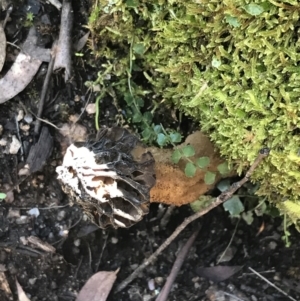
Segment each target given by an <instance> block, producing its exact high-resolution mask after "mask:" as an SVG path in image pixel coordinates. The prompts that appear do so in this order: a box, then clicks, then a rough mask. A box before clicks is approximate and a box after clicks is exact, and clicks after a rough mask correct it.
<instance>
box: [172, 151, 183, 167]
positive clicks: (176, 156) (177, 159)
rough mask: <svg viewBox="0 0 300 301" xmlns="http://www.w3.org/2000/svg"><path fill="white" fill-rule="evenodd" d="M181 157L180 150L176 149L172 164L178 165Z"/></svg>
mask: <svg viewBox="0 0 300 301" xmlns="http://www.w3.org/2000/svg"><path fill="white" fill-rule="evenodd" d="M181 156H182V154H181V152H180V150H178V149H176V150H175V151H174V152H173V154H172V157H171V159H172V162H173V163H175V164H177V163H178V162H179V160H180V159H181Z"/></svg>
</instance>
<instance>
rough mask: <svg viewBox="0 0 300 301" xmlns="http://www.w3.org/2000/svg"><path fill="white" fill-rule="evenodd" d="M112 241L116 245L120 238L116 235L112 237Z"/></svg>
mask: <svg viewBox="0 0 300 301" xmlns="http://www.w3.org/2000/svg"><path fill="white" fill-rule="evenodd" d="M110 241H111V243H112V244H114V245H115V244H116V243H118V241H119V240H118V239H117V238H116V237H112V238H111V240H110Z"/></svg>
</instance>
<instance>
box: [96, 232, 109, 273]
mask: <svg viewBox="0 0 300 301" xmlns="http://www.w3.org/2000/svg"><path fill="white" fill-rule="evenodd" d="M107 239H108V234H106V235H105V239H104V243H103V245H102V250H101V253H100V256H99V258H98V261H97V262H96V269H95V272H98V270H99V265H100V263H101V260H102V256H103V253H104V250H105V248H106V245H107Z"/></svg>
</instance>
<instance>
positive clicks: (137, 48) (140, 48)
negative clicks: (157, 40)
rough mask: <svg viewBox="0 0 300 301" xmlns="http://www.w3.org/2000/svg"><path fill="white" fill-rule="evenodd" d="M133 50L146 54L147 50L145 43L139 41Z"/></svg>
mask: <svg viewBox="0 0 300 301" xmlns="http://www.w3.org/2000/svg"><path fill="white" fill-rule="evenodd" d="M132 49H133V51H134V52H135V53H136V54H140V55H141V54H144V52H145V50H146V49H145V45H144V44H143V43H137V44H135V45H133V47H132Z"/></svg>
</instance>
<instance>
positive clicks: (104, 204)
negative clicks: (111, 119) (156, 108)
mask: <svg viewBox="0 0 300 301" xmlns="http://www.w3.org/2000/svg"><path fill="white" fill-rule="evenodd" d="M154 165H155V162H154V159H153V156H152V155H151V153H150V152H148V151H147V150H146V149H145V148H144V146H143V145H142V143H141V142H140V141H139V139H138V138H137V137H136V136H134V135H133V134H131V133H129V132H128V131H127V130H126V129H123V128H119V127H114V128H109V129H107V128H105V129H102V130H100V131H99V132H98V134H97V136H96V137H95V139H92V140H89V141H88V142H86V143H74V144H71V145H70V146H69V147H68V148H67V151H66V154H65V156H64V159H63V163H62V165H61V166H58V167H57V168H56V171H57V173H58V179H59V180H60V181H61V183H62V187H63V190H64V192H65V193H67V194H68V195H69V197H70V198H71V201H73V202H74V203H78V204H79V205H80V206H81V207H82V208H83V210H84V212H85V214H86V215H87V216H88V218H89V219H90V220H91V221H92V222H93V223H94V224H96V225H97V226H99V227H100V228H106V227H108V226H110V225H111V226H113V227H114V228H118V227H123V228H127V227H130V226H132V225H133V224H135V223H137V222H138V221H140V220H141V219H142V218H143V216H144V215H145V214H147V213H148V208H149V200H150V189H151V188H152V187H153V186H154V185H155V170H154V167H155V166H154Z"/></svg>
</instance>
